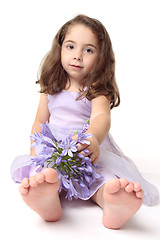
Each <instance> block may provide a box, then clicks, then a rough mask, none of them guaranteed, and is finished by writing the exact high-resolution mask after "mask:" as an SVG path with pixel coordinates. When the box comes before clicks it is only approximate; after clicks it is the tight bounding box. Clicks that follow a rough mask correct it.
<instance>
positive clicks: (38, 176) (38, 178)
mask: <svg viewBox="0 0 160 240" xmlns="http://www.w3.org/2000/svg"><path fill="white" fill-rule="evenodd" d="M44 178H45V177H44V174H43V173H37V174H36V176H35V180H36V182H38V183H42V182H44Z"/></svg>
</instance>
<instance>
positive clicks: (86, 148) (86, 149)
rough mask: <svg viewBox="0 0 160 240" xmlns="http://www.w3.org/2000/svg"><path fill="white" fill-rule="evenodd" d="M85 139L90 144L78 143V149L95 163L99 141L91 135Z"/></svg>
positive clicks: (98, 151)
mask: <svg viewBox="0 0 160 240" xmlns="http://www.w3.org/2000/svg"><path fill="white" fill-rule="evenodd" d="M87 140H88V141H89V142H90V145H88V144H82V143H78V144H77V147H78V151H79V153H80V154H83V155H84V156H89V157H90V158H91V161H92V162H93V163H97V162H98V159H99V155H100V148H99V143H98V141H97V139H96V137H95V136H92V137H91V138H89V139H87Z"/></svg>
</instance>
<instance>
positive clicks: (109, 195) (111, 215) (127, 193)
mask: <svg viewBox="0 0 160 240" xmlns="http://www.w3.org/2000/svg"><path fill="white" fill-rule="evenodd" d="M143 195H144V192H143V190H142V189H141V186H140V184H139V183H132V182H130V181H128V180H127V179H125V178H121V179H117V178H112V179H110V180H109V181H107V182H106V183H105V184H104V185H103V186H102V187H101V188H100V189H99V190H98V191H97V192H96V193H95V195H94V196H93V197H92V200H93V201H94V202H96V203H97V204H98V205H99V206H100V207H102V208H103V219H102V221H103V224H104V226H105V227H107V228H111V229H118V228H120V227H122V226H123V225H124V224H125V223H126V222H127V220H128V219H129V218H131V217H132V216H133V215H134V214H135V213H136V212H137V211H138V210H139V208H140V207H141V205H142V198H143Z"/></svg>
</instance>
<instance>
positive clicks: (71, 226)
mask: <svg viewBox="0 0 160 240" xmlns="http://www.w3.org/2000/svg"><path fill="white" fill-rule="evenodd" d="M143 175H144V176H145V177H146V178H147V179H148V180H150V181H151V182H152V183H153V184H155V185H156V186H157V187H158V189H159V191H160V175H151V174H143ZM17 188H18V186H17V185H16V184H14V183H13V182H12V180H10V181H8V182H7V183H5V185H3V184H2V186H1V197H0V202H1V204H0V206H1V210H0V214H1V220H2V223H1V232H0V235H1V236H3V237H2V239H7V240H8V239H11V237H12V239H16V240H21V239H23V240H26V239H27V240H29V239H30V240H32V239H36V240H37V239H38V240H41V239H45V240H50V239H55V240H56V239H58V240H61V239H64V240H69V239H76V240H79V239H84V240H90V239H92V240H94V239H100V240H103V239H107V240H112V239H113V240H116V239H118V240H121V239H123V240H125V239H127V240H132V239H138V240H139V239H141V240H142V239H145V240H152V239H154V240H158V239H160V221H159V219H160V203H159V204H157V205H155V206H152V207H146V206H144V205H143V206H142V208H141V209H140V211H139V212H138V213H137V214H136V215H135V216H134V217H133V218H132V219H131V220H129V221H128V222H127V223H126V224H125V226H124V227H123V228H122V229H120V230H110V229H106V228H105V227H103V225H102V222H101V218H102V210H101V209H100V208H99V207H98V206H97V205H95V204H93V203H92V202H90V201H87V202H86V201H80V200H73V201H72V202H69V201H66V200H65V201H63V202H62V204H63V218H62V219H61V220H60V221H59V222H56V223H46V222H44V221H43V220H41V219H40V217H39V216H38V215H37V214H36V213H34V212H33V211H32V210H30V209H29V208H28V206H26V205H25V204H24V203H23V201H22V200H21V197H20V196H19V193H18V191H17Z"/></svg>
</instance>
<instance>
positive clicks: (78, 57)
mask: <svg viewBox="0 0 160 240" xmlns="http://www.w3.org/2000/svg"><path fill="white" fill-rule="evenodd" d="M74 60H77V61H82V60H83V57H82V54H81V53H80V52H76V53H75V55H74Z"/></svg>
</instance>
